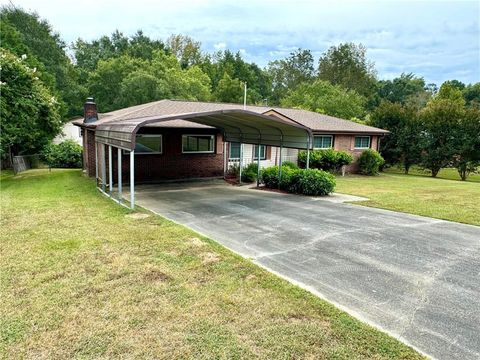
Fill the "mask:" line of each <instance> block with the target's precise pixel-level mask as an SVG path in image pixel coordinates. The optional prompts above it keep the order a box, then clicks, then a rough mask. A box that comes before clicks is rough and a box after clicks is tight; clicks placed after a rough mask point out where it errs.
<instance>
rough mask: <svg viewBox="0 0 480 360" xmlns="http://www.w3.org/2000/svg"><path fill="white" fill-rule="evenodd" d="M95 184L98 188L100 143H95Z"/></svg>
mask: <svg viewBox="0 0 480 360" xmlns="http://www.w3.org/2000/svg"><path fill="white" fill-rule="evenodd" d="M95 183H96V185H97V187H98V143H97V142H96V141H95Z"/></svg>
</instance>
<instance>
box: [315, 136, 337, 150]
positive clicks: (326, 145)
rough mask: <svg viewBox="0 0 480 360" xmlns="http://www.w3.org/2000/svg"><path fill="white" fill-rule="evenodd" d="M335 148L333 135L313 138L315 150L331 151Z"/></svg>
mask: <svg viewBox="0 0 480 360" xmlns="http://www.w3.org/2000/svg"><path fill="white" fill-rule="evenodd" d="M332 147H333V136H332V135H315V136H314V137H313V148H314V149H330V148H332Z"/></svg>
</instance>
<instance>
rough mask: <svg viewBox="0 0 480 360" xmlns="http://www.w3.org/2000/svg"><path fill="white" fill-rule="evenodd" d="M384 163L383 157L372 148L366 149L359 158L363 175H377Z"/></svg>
mask: <svg viewBox="0 0 480 360" xmlns="http://www.w3.org/2000/svg"><path fill="white" fill-rule="evenodd" d="M384 163H385V160H383V157H382V156H381V155H380V154H379V153H378V152H376V151H375V150H372V149H368V150H365V151H364V152H363V153H362V154H361V155H360V157H359V158H358V166H359V168H360V173H361V174H363V175H377V174H378V171H379V169H380V167H381V166H382V165H383V164H384Z"/></svg>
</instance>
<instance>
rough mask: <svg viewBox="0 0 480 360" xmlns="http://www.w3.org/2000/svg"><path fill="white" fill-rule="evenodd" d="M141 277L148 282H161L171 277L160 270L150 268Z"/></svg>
mask: <svg viewBox="0 0 480 360" xmlns="http://www.w3.org/2000/svg"><path fill="white" fill-rule="evenodd" d="M143 278H144V279H145V280H146V281H149V282H163V281H168V280H170V279H171V277H170V276H169V275H167V274H165V273H163V272H161V271H160V270H150V271H149V272H147V273H146V274H145V275H144V276H143Z"/></svg>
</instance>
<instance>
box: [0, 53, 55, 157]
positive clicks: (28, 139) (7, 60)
mask: <svg viewBox="0 0 480 360" xmlns="http://www.w3.org/2000/svg"><path fill="white" fill-rule="evenodd" d="M0 66H1V69H2V71H1V74H0V90H1V93H2V96H1V98H0V113H1V114H2V121H1V122H0V123H1V131H0V140H1V141H0V143H1V146H0V156H1V158H2V160H5V159H8V158H9V155H11V154H13V155H16V154H33V153H36V152H37V151H39V150H41V149H42V147H43V146H44V145H46V144H47V143H48V142H49V141H50V140H51V139H53V138H54V137H55V136H56V135H57V134H58V133H59V132H60V129H61V125H62V122H61V119H60V114H59V104H58V102H57V100H56V98H55V97H54V96H53V95H52V93H51V92H50V91H49V89H48V87H46V86H45V85H44V84H43V83H42V81H41V80H40V79H39V78H38V76H37V74H36V70H35V69H34V68H30V67H29V66H28V65H27V64H25V62H24V60H22V58H21V57H17V56H16V55H14V54H12V53H11V52H9V51H8V50H4V49H1V50H0Z"/></svg>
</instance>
